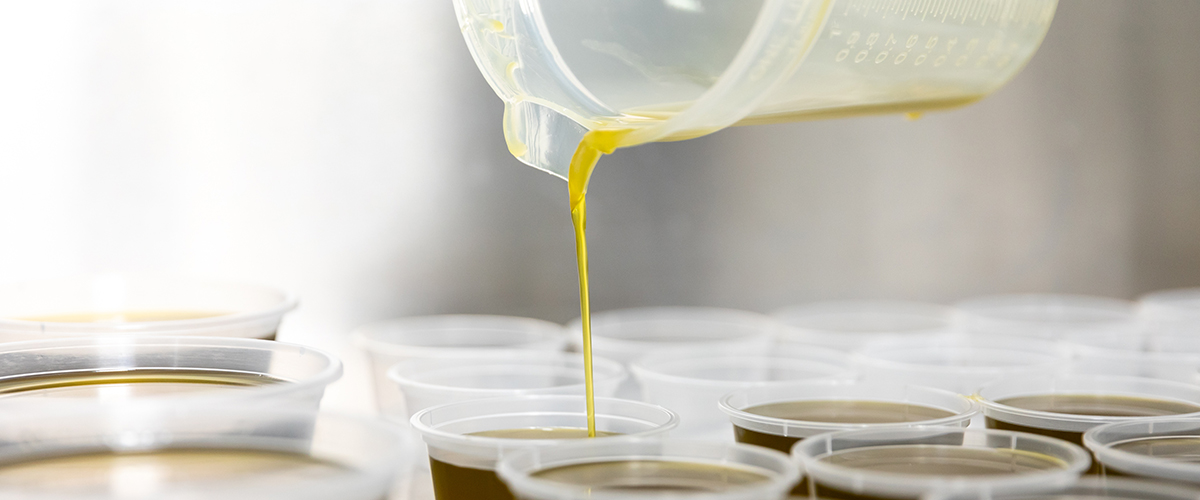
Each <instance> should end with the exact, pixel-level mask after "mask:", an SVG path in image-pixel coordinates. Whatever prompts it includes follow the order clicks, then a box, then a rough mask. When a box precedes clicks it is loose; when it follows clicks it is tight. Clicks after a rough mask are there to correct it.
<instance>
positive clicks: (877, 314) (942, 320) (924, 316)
mask: <svg viewBox="0 0 1200 500" xmlns="http://www.w3.org/2000/svg"><path fill="white" fill-rule="evenodd" d="M772 317H774V318H775V319H776V320H778V321H779V322H780V323H781V324H782V325H783V328H782V329H781V330H780V334H779V342H780V344H783V345H793V344H795V345H799V346H813V345H815V346H822V347H828V348H832V349H839V350H843V351H848V352H850V351H856V350H858V349H860V348H862V347H863V346H865V345H867V344H869V343H871V342H878V341H881V340H893V339H894V340H909V339H924V338H929V337H941V336H945V335H947V334H950V333H952V332H953V331H954V330H953V319H954V315H953V314H952V309H950V308H949V307H946V306H943V305H939V304H927V303H924V302H908V301H899V300H847V301H828V302H813V303H808V304H799V305H795V306H789V307H785V308H782V309H779V310H777V311H775V312H774V313H772Z"/></svg>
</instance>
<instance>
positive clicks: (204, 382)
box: [0, 368, 286, 398]
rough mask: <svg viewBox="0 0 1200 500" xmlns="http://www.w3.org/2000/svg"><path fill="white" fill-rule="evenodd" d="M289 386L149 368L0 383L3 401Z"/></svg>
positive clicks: (258, 378) (266, 379)
mask: <svg viewBox="0 0 1200 500" xmlns="http://www.w3.org/2000/svg"><path fill="white" fill-rule="evenodd" d="M282 382H286V381H285V380H283V379H280V378H276V377H271V376H267V375H262V374H258V373H245V372H236V371H227V370H194V369H163V368H147V369H132V370H116V371H74V372H60V373H53V374H37V375H29V376H23V377H12V378H8V379H5V380H0V398H26V397H37V398H95V397H98V396H102V395H105V394H107V393H111V392H112V391H113V390H115V389H117V388H120V389H119V390H120V395H121V396H122V397H139V396H156V395H178V394H181V393H188V392H202V391H209V390H212V389H214V388H226V389H234V388H247V387H257V386H262V385H268V384H276V383H282Z"/></svg>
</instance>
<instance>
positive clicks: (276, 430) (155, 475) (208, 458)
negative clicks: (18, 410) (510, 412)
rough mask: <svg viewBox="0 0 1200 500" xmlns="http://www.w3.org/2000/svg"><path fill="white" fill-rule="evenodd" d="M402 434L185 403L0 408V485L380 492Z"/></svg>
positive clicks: (226, 495)
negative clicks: (26, 410)
mask: <svg viewBox="0 0 1200 500" xmlns="http://www.w3.org/2000/svg"><path fill="white" fill-rule="evenodd" d="M411 446H412V441H411V440H410V439H409V438H408V437H406V436H405V435H402V434H401V433H398V432H397V431H396V429H394V428H392V427H391V426H387V425H383V424H382V423H380V422H376V421H371V420H367V419H361V418H354V417H348V416H338V415H330V414H318V413H315V412H310V411H303V412H290V411H279V410H267V409H264V408H255V409H247V408H238V407H222V406H204V407H196V406H192V405H182V406H172V407H167V406H160V407H154V408H147V407H143V408H130V407H106V408H98V409H95V410H92V411H87V412H79V413H72V414H64V413H56V414H41V413H30V414H22V415H15V414H6V415H4V416H2V417H0V490H3V491H4V495H5V496H6V497H11V498H23V499H45V500H51V499H53V500H68V499H81V500H82V499H101V498H106V499H115V498H120V499H122V500H150V499H154V500H158V499H192V498H220V499H223V500H262V499H279V500H297V499H301V500H327V499H331V498H337V499H345V500H379V499H381V498H385V497H386V496H387V494H388V491H389V489H391V487H392V485H393V484H396V483H397V482H403V480H404V479H405V476H406V475H407V474H408V472H407V471H408V469H409V467H408V463H407V462H406V460H407V458H408V457H410V456H411V451H410V450H409V448H410V447H411Z"/></svg>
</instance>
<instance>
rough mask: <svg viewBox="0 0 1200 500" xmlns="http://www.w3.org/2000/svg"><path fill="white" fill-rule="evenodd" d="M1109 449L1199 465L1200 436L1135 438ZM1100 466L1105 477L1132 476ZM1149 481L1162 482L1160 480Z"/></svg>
mask: <svg viewBox="0 0 1200 500" xmlns="http://www.w3.org/2000/svg"><path fill="white" fill-rule="evenodd" d="M1111 448H1112V449H1114V450H1120V451H1124V452H1127V453H1136V454H1138V455H1145V456H1148V457H1155V458H1161V459H1163V460H1169V461H1171V462H1177V463H1186V464H1200V436H1152V437H1145V438H1136V439H1130V440H1128V441H1124V442H1120V443H1115V444H1113V445H1112V446H1111ZM1100 465H1101V471H1102V472H1101V473H1102V474H1104V475H1107V476H1132V475H1133V474H1126V473H1124V472H1121V471H1117V470H1113V469H1112V468H1111V467H1105V466H1104V464H1100ZM1150 479H1153V480H1155V481H1163V479H1160V478H1150Z"/></svg>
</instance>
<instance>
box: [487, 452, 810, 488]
mask: <svg viewBox="0 0 1200 500" xmlns="http://www.w3.org/2000/svg"><path fill="white" fill-rule="evenodd" d="M498 473H499V475H500V477H501V478H502V479H503V480H504V482H505V483H506V484H508V486H509V488H510V489H511V490H512V491H513V493H514V494H515V495H516V497H517V498H520V499H523V500H609V499H611V500H618V499H620V500H652V499H656V500H662V499H666V498H670V499H677V500H686V499H692V498H694V499H697V500H700V499H703V500H777V499H783V498H784V497H786V496H787V492H788V490H790V489H791V487H792V484H794V483H795V482H796V480H797V479H799V477H800V471H799V470H797V468H796V467H795V466H794V465H793V464H792V463H791V462H790V461H789V460H788V457H787V455H784V454H782V453H779V452H776V451H772V450H766V449H762V448H758V447H754V446H746V445H740V444H733V443H703V442H694V441H680V440H674V439H665V440H646V439H639V440H633V441H600V440H596V441H589V442H580V443H570V444H562V445H558V446H552V447H546V448H535V449H529V450H525V451H522V452H518V453H514V454H513V455H512V456H511V457H508V458H505V459H504V460H503V461H502V462H501V463H500V466H499V469H498Z"/></svg>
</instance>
